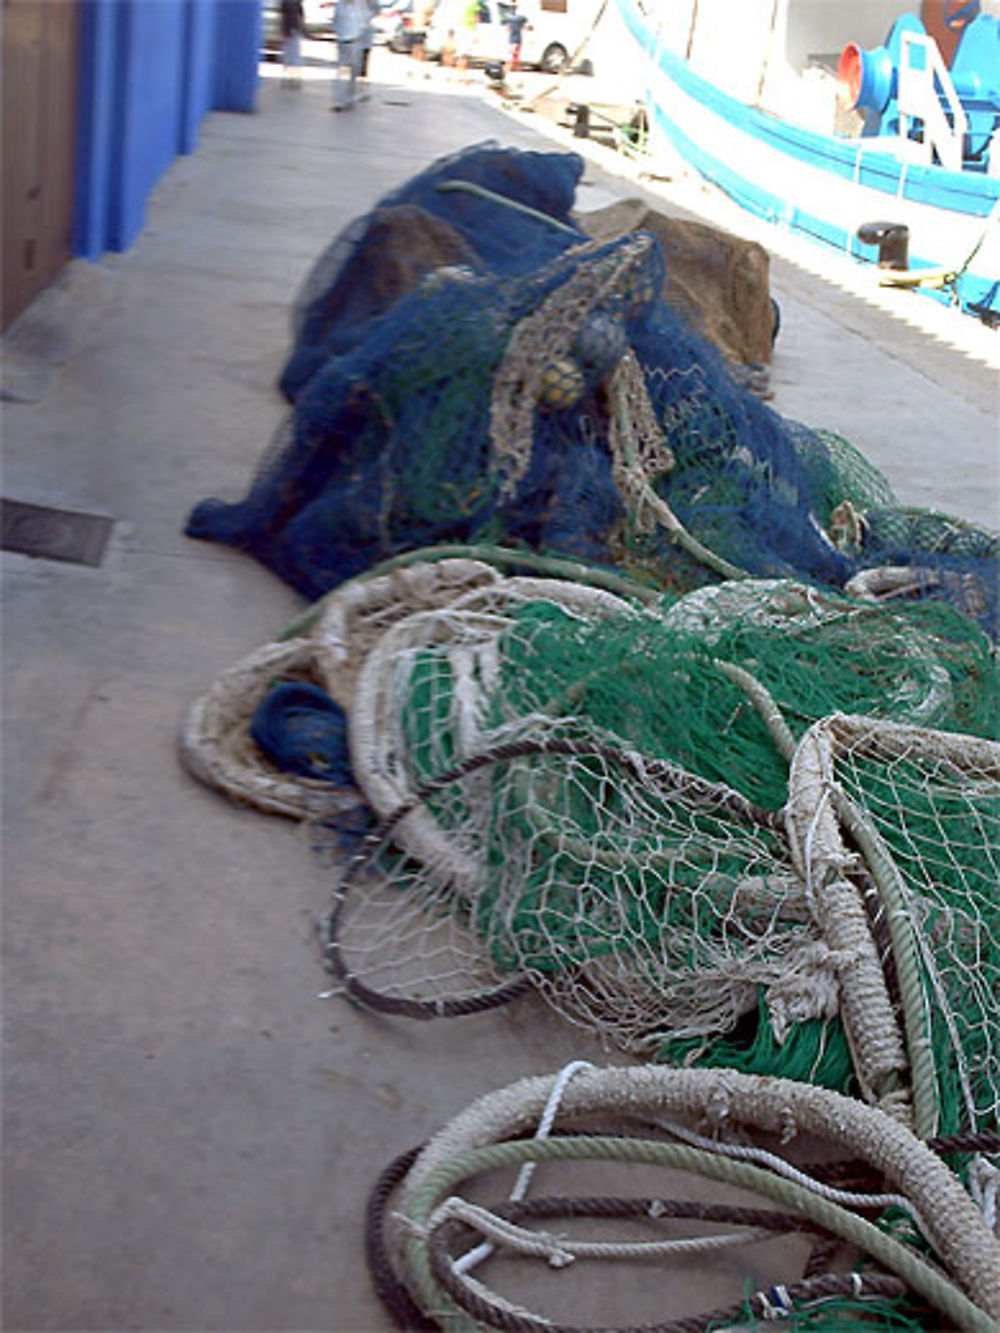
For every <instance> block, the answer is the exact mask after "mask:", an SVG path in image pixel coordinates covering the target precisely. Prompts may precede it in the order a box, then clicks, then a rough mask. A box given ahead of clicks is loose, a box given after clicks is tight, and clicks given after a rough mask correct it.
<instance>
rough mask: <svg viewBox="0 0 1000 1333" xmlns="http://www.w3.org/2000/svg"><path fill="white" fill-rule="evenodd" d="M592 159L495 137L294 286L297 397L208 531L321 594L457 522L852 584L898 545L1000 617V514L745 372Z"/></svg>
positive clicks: (696, 565) (413, 186)
mask: <svg viewBox="0 0 1000 1333" xmlns="http://www.w3.org/2000/svg"><path fill="white" fill-rule="evenodd" d="M580 171H581V162H580V159H579V158H578V157H577V156H576V155H573V154H557V153H525V152H521V151H518V150H515V149H506V148H498V147H496V146H492V145H486V146H479V147H476V148H473V149H470V150H468V151H467V152H465V153H462V154H458V155H456V156H453V157H451V158H448V159H446V160H444V161H443V162H439V163H437V164H435V166H433V167H432V168H430V169H429V170H428V171H425V172H424V173H422V174H421V175H420V176H418V177H417V178H416V179H415V180H413V181H411V182H410V183H409V184H408V185H406V186H404V187H403V188H402V189H401V190H399V191H396V192H395V193H394V194H392V195H390V196H389V197H388V198H386V199H385V200H383V201H382V202H381V203H380V204H379V206H378V207H377V208H376V209H375V210H374V211H373V213H372V214H370V215H369V216H368V217H367V218H364V219H361V220H359V222H358V223H356V224H354V226H353V227H352V228H349V229H348V232H346V233H345V234H344V235H343V236H342V237H340V238H338V240H337V241H336V242H335V243H334V244H333V246H332V247H331V249H330V250H329V251H328V252H327V254H326V255H325V256H323V257H321V260H320V261H319V262H318V263H317V265H316V268H315V270H314V273H313V274H312V276H311V278H310V280H309V282H308V283H307V284H306V288H305V289H304V291H303V293H302V294H301V296H300V299H299V302H298V304H297V307H296V343H295V346H294V349H293V352H292V355H291V357H290V359H289V362H288V365H287V366H286V368H285V372H284V375H283V377H282V384H283V387H284V388H285V391H286V393H287V394H288V395H289V396H290V397H292V398H294V407H293V411H292V413H291V415H290V417H289V419H288V422H287V423H286V425H285V427H284V428H283V430H282V431H281V432H280V433H279V436H278V437H277V439H276V440H275V442H274V444H273V446H272V449H271V450H270V452H269V454H268V455H267V457H266V458H265V460H264V461H263V463H262V464H261V467H260V469H259V471H258V474H257V476H256V478H255V480H254V482H253V484H252V486H251V488H250V490H249V492H248V494H247V495H246V497H245V498H244V499H243V500H242V501H240V502H239V503H236V504H227V503H223V502H222V501H219V500H214V499H212V500H205V501H203V502H202V503H201V504H199V505H198V506H197V507H196V509H195V510H194V512H193V513H192V515H191V518H190V520H189V523H188V527H187V532H188V533H189V535H191V536H195V537H201V538H206V539H209V540H214V541H220V542H225V543H228V544H230V545H232V546H236V547H239V548H242V549H244V550H247V551H249V552H251V553H252V554H254V555H255V556H256V557H257V558H258V559H260V560H261V561H263V562H264V563H265V564H266V565H268V566H269V567H270V568H271V569H273V570H274V571H275V572H276V573H277V574H278V575H280V577H282V578H283V579H285V580H286V581H287V582H289V583H290V584H291V585H292V586H293V587H295V588H296V589H298V590H299V591H300V592H302V593H303V594H304V595H305V596H307V597H309V598H315V597H317V596H319V595H321V594H322V593H324V592H326V591H328V590H329V589H330V588H332V587H334V586H336V585H337V584H338V583H340V582H342V581H343V580H344V579H346V578H348V577H351V576H352V575H355V574H358V573H360V572H362V571H364V570H366V569H368V568H370V567H371V566H372V565H374V564H376V563H378V562H379V561H381V560H383V559H385V558H387V557H390V556H393V555H395V554H397V553H399V552H403V551H407V550H413V549H415V548H418V547H424V546H430V545H434V544H442V543H455V542H459V543H484V542H490V543H502V544H504V545H507V546H513V547H515V548H516V547H522V548H525V549H532V550H536V551H538V550H540V551H545V552H552V553H557V554H560V555H566V556H571V557H573V558H575V559H578V560H582V561H589V562H592V563H594V564H597V565H607V566H615V567H617V568H619V569H623V570H625V571H626V572H628V573H629V574H631V575H632V576H633V577H639V578H642V579H645V580H646V581H648V582H651V583H654V584H656V585H657V586H660V587H664V588H669V589H674V590H678V591H685V590H688V589H690V588H693V587H697V586H700V585H701V584H704V583H706V582H713V581H717V579H718V577H719V574H720V571H721V573H722V574H723V575H733V574H736V575H738V574H740V573H745V574H750V575H757V576H766V577H786V576H791V577H796V578H800V579H801V578H805V579H807V580H812V581H814V582H816V583H819V584H822V585H826V586H832V587H843V586H845V585H850V581H851V580H852V579H853V578H856V576H858V575H859V573H861V572H862V571H864V570H867V569H870V568H875V567H883V566H886V565H890V566H893V567H896V569H897V571H898V569H899V568H903V569H905V570H906V571H908V572H907V573H906V574H905V575H904V576H902V578H901V581H900V576H899V575H898V573H897V592H898V591H899V590H900V589H901V590H902V592H903V593H904V594H905V595H908V596H914V597H932V598H937V599H943V600H947V601H950V602H952V603H953V604H955V605H957V606H959V607H960V608H961V609H962V610H963V611H965V612H966V614H968V615H971V616H972V617H973V618H975V619H976V620H977V621H979V622H980V623H981V624H982V625H984V626H985V627H986V628H987V629H988V630H990V631H991V632H992V633H993V634H994V635H996V634H997V631H998V626H1000V610H998V573H997V571H998V543H997V539H996V538H995V537H994V536H992V535H991V534H989V533H987V532H984V531H983V530H981V529H978V528H975V527H974V526H972V525H969V524H966V523H962V522H959V521H958V520H953V519H948V518H946V517H944V516H941V515H935V514H927V513H917V512H914V511H909V510H904V509H902V508H900V507H899V506H898V505H897V504H896V502H895V498H894V496H893V495H892V491H891V489H890V488H889V486H888V484H887V483H886V482H885V480H884V478H882V477H881V476H880V474H879V473H878V472H877V471H876V469H874V468H873V467H872V466H871V465H870V464H868V463H867V462H866V461H865V460H864V459H863V458H862V456H861V455H860V454H859V453H858V452H857V451H856V450H854V449H853V448H852V447H851V446H850V445H849V444H848V443H847V442H846V441H843V440H841V439H840V438H839V437H837V436H833V435H831V434H828V433H825V432H822V431H815V430H810V429H808V428H807V427H805V426H802V425H800V424H798V423H795V422H792V421H788V420H785V419H783V418H782V417H781V416H779V415H778V414H777V413H776V412H774V411H773V410H772V409H770V408H769V407H767V406H766V405H765V404H764V403H763V402H761V401H760V400H759V399H758V398H757V397H755V396H754V394H753V393H752V392H750V391H749V390H748V389H746V388H744V387H742V386H741V385H740V384H738V383H737V382H736V381H735V380H734V379H733V378H732V376H731V374H730V371H729V369H728V368H727V365H726V363H725V362H724V360H723V358H722V356H721V355H720V354H719V353H718V352H717V351H716V349H715V348H714V347H713V346H712V345H711V344H710V343H708V342H707V341H706V340H705V339H703V338H702V337H701V336H700V335H698V334H696V333H695V332H694V331H692V329H691V328H690V327H689V326H688V325H686V324H685V323H684V321H683V319H682V317H681V316H679V315H678V314H677V313H676V312H675V311H673V310H672V309H670V308H669V307H668V306H667V305H666V304H665V303H664V302H663V301H662V300H661V299H660V295H659V293H660V289H661V283H662V278H663V259H662V253H661V251H660V248H659V245H658V243H657V242H656V240H655V238H654V237H652V236H650V235H648V234H647V235H643V234H640V235H639V236H638V237H636V236H630V237H626V238H623V239H622V240H618V241H614V242H611V243H608V244H605V245H597V244H596V243H593V242H587V240H586V238H585V236H584V235H583V233H582V232H580V231H579V230H578V229H576V228H575V227H574V226H573V225H572V223H571V222H570V217H569V210H570V207H571V204H572V200H573V192H574V188H575V186H576V183H577V181H578V179H579V176H580ZM626 372H629V373H626ZM636 442H638V443H636ZM630 450H631V452H630ZM678 526H679V528H680V530H681V532H682V534H683V536H684V537H685V540H683V541H682V540H679V538H678ZM688 537H690V538H692V539H693V541H690V540H687V538H688ZM706 553H707V555H708V556H709V557H711V558H708V559H706Z"/></svg>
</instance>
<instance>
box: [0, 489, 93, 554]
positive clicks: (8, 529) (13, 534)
mask: <svg viewBox="0 0 1000 1333" xmlns="http://www.w3.org/2000/svg"><path fill="white" fill-rule="evenodd" d="M113 524H114V519H111V518H104V517H102V516H101V515H100V514H78V513H74V512H73V511H72V510H69V509H50V508H48V506H46V505H29V504H22V503H21V501H20V500H0V546H2V547H3V549H4V550H5V551H18V552H20V554H21V555H33V556H37V557H39V558H40V559H42V560H64V561H66V562H68V563H69V564H73V565H92V566H94V567H96V566H97V565H99V564H100V563H101V561H102V560H103V559H104V551H105V548H106V547H107V544H108V538H109V537H110V536H111V528H112V525H113Z"/></svg>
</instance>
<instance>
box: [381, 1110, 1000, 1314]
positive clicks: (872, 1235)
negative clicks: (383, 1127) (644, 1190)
mask: <svg viewBox="0 0 1000 1333" xmlns="http://www.w3.org/2000/svg"><path fill="white" fill-rule="evenodd" d="M609 1160H610V1161H627V1162H632V1163H640V1164H643V1165H650V1166H657V1167H664V1168H666V1169H672V1170H679V1171H693V1172H695V1173H697V1174H699V1175H703V1176H707V1177H708V1178H709V1179H710V1180H717V1181H720V1182H721V1183H723V1184H726V1185H732V1186H734V1187H736V1188H738V1189H747V1190H751V1191H753V1192H755V1193H758V1194H762V1195H764V1196H765V1197H766V1198H770V1199H773V1200H776V1201H777V1202H779V1203H781V1204H782V1205H783V1206H785V1207H788V1208H791V1209H794V1210H795V1211H796V1212H799V1213H802V1214H803V1215H804V1216H805V1217H808V1218H809V1219H810V1220H811V1221H813V1222H817V1223H818V1224H819V1225H820V1226H822V1227H825V1228H826V1229H827V1230H828V1231H831V1232H833V1233H834V1234H836V1235H839V1236H842V1237H843V1238H844V1239H845V1240H847V1241H849V1242H850V1243H851V1244H853V1245H856V1246H857V1247H858V1249H861V1250H864V1251H865V1252H866V1253H868V1254H870V1255H871V1256H872V1257H873V1258H875V1259H877V1260H878V1261H879V1262H880V1263H881V1264H883V1265H884V1266H885V1267H886V1268H889V1269H891V1270H892V1271H893V1272H894V1273H897V1274H898V1275H899V1277H901V1278H902V1279H903V1281H904V1282H906V1283H907V1285H908V1286H909V1287H910V1288H911V1289H912V1290H913V1291H915V1292H916V1293H917V1294H918V1295H920V1296H923V1297H924V1299H925V1300H927V1301H929V1302H930V1304H931V1305H933V1307H934V1308H935V1309H936V1310H938V1311H940V1312H941V1313H942V1314H945V1315H947V1316H948V1318H949V1319H951V1320H953V1321H954V1322H955V1323H956V1324H957V1325H958V1326H959V1327H960V1328H963V1329H969V1330H973V1331H974V1333H997V1325H996V1322H995V1321H994V1320H992V1319H991V1318H990V1317H989V1316H988V1315H987V1314H986V1313H985V1312H984V1311H983V1310H981V1309H980V1308H979V1307H978V1306H977V1305H975V1304H974V1303H973V1302H972V1301H971V1300H970V1299H969V1297H968V1296H966V1295H965V1294H964V1292H962V1291H960V1290H959V1288H958V1287H957V1286H956V1285H955V1284H954V1283H953V1282H951V1281H950V1280H949V1279H947V1278H946V1277H944V1276H943V1275H942V1274H941V1273H939V1272H937V1271H935V1270H934V1269H933V1268H931V1267H930V1265H929V1264H928V1263H927V1262H926V1261H925V1260H924V1259H923V1258H921V1257H920V1255H918V1254H916V1253H915V1252H914V1251H913V1250H910V1249H908V1248H907V1247H906V1246H905V1245H903V1244H901V1243H900V1242H899V1241H897V1240H894V1239H893V1238H892V1237H891V1236H889V1235H887V1234H886V1233H885V1232H884V1231H880V1230H879V1229H878V1227H876V1226H874V1225H873V1224H872V1223H871V1222H867V1221H865V1219H864V1218H861V1217H858V1216H856V1215H855V1214H854V1213H851V1212H848V1211H847V1209H845V1208H842V1207H840V1205H838V1204H835V1203H832V1202H831V1201H830V1200H829V1199H825V1198H823V1197H822V1196H821V1195H819V1194H815V1193H814V1192H813V1191H811V1190H809V1189H807V1188H806V1187H805V1186H803V1185H799V1184H797V1183H796V1182H795V1181H792V1180H787V1179H785V1178H784V1177H782V1176H777V1175H774V1174H773V1173H772V1172H770V1171H766V1170H764V1169H762V1168H761V1167H758V1166H752V1165H751V1164H750V1163H748V1162H740V1161H735V1160H733V1159H732V1158H729V1157H721V1156H717V1155H716V1154H714V1153H710V1152H706V1151H704V1150H703V1149H700V1148H691V1147H688V1146H687V1145H686V1144H679V1143H660V1142H654V1141H651V1140H648V1139H627V1138H617V1137H604V1136H594V1137H587V1138H569V1137H567V1138H558V1139H538V1138H533V1139H524V1140H519V1141H517V1142H507V1143H495V1144H491V1145H489V1146H487V1147H483V1148H472V1149H469V1150H467V1151H465V1152H461V1153H458V1154H457V1155H456V1156H455V1157H453V1158H451V1159H450V1160H449V1161H448V1162H445V1163H443V1164H442V1165H441V1166H439V1167H437V1168H436V1169H435V1170H433V1171H431V1172H430V1173H429V1174H428V1176H427V1178H426V1180H424V1181H423V1182H422V1183H421V1184H420V1185H419V1186H418V1187H417V1189H416V1190H415V1191H414V1194H413V1197H412V1199H411V1200H410V1201H409V1206H408V1210H407V1213H406V1215H405V1216H406V1221H407V1222H408V1223H409V1226H407V1235H406V1238H405V1246H406V1257H407V1264H408V1267H409V1271H410V1273H411V1274H412V1276H413V1279H414V1281H415V1284H416V1291H417V1294H418V1297H419V1299H420V1301H421V1303H422V1305H423V1307H424V1309H426V1310H435V1311H440V1310H442V1309H444V1310H447V1311H450V1312H451V1311H455V1306H454V1305H453V1304H452V1302H451V1301H450V1300H449V1299H448V1297H447V1296H446V1295H445V1293H444V1292H442V1291H441V1289H440V1288H439V1287H438V1285H437V1283H436V1281H435V1280H434V1277H433V1274H432V1273H431V1268H430V1261H429V1256H428V1251H427V1245H426V1241H425V1239H424V1237H425V1235H426V1226H427V1223H428V1221H429V1219H430V1217H431V1214H432V1213H433V1212H434V1209H435V1208H436V1207H437V1205H438V1204H439V1202H440V1201H441V1200H442V1199H443V1198H444V1197H446V1196H447V1195H448V1194H449V1193H450V1192H451V1191H452V1190H454V1188H455V1187H456V1186H457V1185H458V1184H459V1182H461V1181H462V1180H466V1179H468V1178H470V1177H472V1176H476V1175H482V1174H484V1173H486V1172H487V1171H493V1170H496V1169H498V1168H504V1167H509V1166H517V1165H520V1164H521V1163H523V1162H529V1161H535V1162H538V1161H609ZM405 1225H406V1222H404V1226H405ZM459 1318H460V1319H462V1320H464V1319H465V1316H464V1315H462V1314H461V1313H460V1314H459Z"/></svg>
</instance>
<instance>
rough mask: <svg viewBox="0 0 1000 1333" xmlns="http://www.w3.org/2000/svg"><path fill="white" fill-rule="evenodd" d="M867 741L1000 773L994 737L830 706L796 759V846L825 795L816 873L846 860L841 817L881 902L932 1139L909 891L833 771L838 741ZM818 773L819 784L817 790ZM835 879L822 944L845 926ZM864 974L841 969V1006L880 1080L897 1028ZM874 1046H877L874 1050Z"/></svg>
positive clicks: (933, 1093) (920, 1115)
mask: <svg viewBox="0 0 1000 1333" xmlns="http://www.w3.org/2000/svg"><path fill="white" fill-rule="evenodd" d="M873 744H874V745H877V746H878V749H879V752H880V753H882V754H885V755H887V756H889V757H893V758H903V757H905V756H907V755H912V754H914V753H915V754H918V755H920V756H921V757H923V758H926V759H928V760H931V759H933V760H938V761H944V762H947V763H949V764H952V765H954V766H957V767H959V768H962V767H974V768H975V770H976V772H977V774H979V775H981V776H984V777H988V778H990V779H991V780H993V781H1000V744H997V742H995V741H989V740H983V739H980V738H979V737H975V736H966V735H964V734H958V733H953V732H944V731H936V730H932V729H929V728H924V727H914V726H911V725H908V724H906V723H898V722H887V721H881V720H877V719H873V718H868V717H854V716H848V715H845V714H834V715H832V716H831V717H828V718H824V719H822V720H821V721H820V722H818V723H816V724H815V725H814V726H813V727H811V728H810V730H809V732H808V733H807V735H806V736H805V737H804V738H803V741H802V744H801V745H800V748H799V751H798V752H797V754H796V757H795V760H793V764H792V778H791V779H790V782H789V791H790V799H789V805H788V811H789V816H790V832H791V833H792V842H793V850H794V849H795V848H796V847H798V848H799V849H800V850H802V851H804V850H805V841H806V836H807V835H804V834H803V826H804V825H805V823H806V820H807V818H808V817H809V813H808V812H809V808H810V805H813V806H814V807H815V805H816V804H817V803H818V802H820V801H823V800H825V801H826V804H827V809H828V815H827V817H826V819H825V821H824V825H823V833H822V841H821V839H820V837H817V838H815V839H814V842H813V850H814V852H815V854H816V856H817V860H818V861H819V862H820V876H822V875H823V873H824V871H825V866H824V865H823V862H824V861H826V862H827V863H828V865H829V866H830V867H836V866H837V865H838V863H839V864H841V865H842V864H844V862H845V861H846V859H847V851H846V848H845V846H844V842H843V838H842V835H841V834H840V831H839V828H838V827H837V823H838V822H839V823H840V824H842V825H843V826H844V828H846V829H847V830H848V831H849V832H850V834H851V836H852V838H853V839H854V841H855V843H856V844H857V846H858V848H859V850H860V852H861V854H862V855H863V857H864V860H865V864H866V866H867V868H868V871H869V873H870V874H871V877H872V880H873V881H874V883H875V886H876V889H877V891H878V894H879V897H880V899H881V901H882V905H883V907H884V908H885V919H886V923H887V927H888V930H889V935H890V939H891V942H892V954H893V961H894V963H895V966H896V971H897V975H898V979H899V988H900V1000H901V1006H902V1010H903V1022H904V1029H905V1038H906V1057H907V1063H908V1065H909V1070H910V1080H911V1084H912V1089H913V1101H914V1115H915V1129H916V1132H917V1134H918V1135H919V1136H920V1137H921V1138H929V1137H930V1136H931V1135H933V1134H934V1133H935V1132H936V1130H937V1120H938V1107H937V1079H936V1075H935V1068H934V1058H933V1052H932V1049H931V1043H930V1034H929V1030H928V1016H927V1003H928V997H927V995H926V994H925V987H924V983H923V979H922V976H921V970H920V962H919V957H918V943H917V940H916V938H915V936H914V931H913V926H912V923H911V921H910V918H909V915H908V912H907V910H906V893H905V890H904V887H903V885H902V882H901V880H900V875H899V871H898V870H897V868H896V866H895V863H894V861H893V859H892V857H891V855H890V854H889V851H888V849H887V848H886V847H885V845H884V843H883V841H882V840H881V838H880V837H879V836H878V834H877V832H876V830H875V829H874V828H873V826H872V825H871V822H870V821H869V820H868V819H867V818H866V817H865V815H864V812H863V811H862V810H861V809H859V807H857V806H856V805H855V804H854V803H853V802H852V801H850V800H849V799H848V797H847V795H846V793H845V792H844V791H843V789H842V788H841V786H840V785H839V783H838V782H837V781H836V776H835V772H834V762H835V754H836V751H837V749H838V748H842V749H845V750H846V749H848V748H850V749H856V748H857V747H859V746H864V745H869V746H871V745H873ZM800 756H802V759H801V764H800ZM803 769H806V770H807V777H806V778H805V779H804V785H800V784H799V782H798V778H799V776H800V775H801V774H802V773H803ZM817 782H818V783H819V786H820V788H821V790H820V791H817V790H816V784H817ZM805 872H806V880H807V885H808V884H809V883H810V879H811V880H812V882H813V883H814V884H815V882H816V878H817V876H816V872H815V870H814V868H813V867H812V866H811V865H810V864H808V863H807V864H806V866H805ZM828 886H829V885H828ZM840 888H841V884H840V883H836V884H835V886H834V889H835V902H829V903H826V902H824V901H823V900H822V898H821V899H820V900H819V901H818V902H817V911H818V912H819V913H820V914H821V921H822V925H823V928H824V932H827V938H828V943H830V945H831V947H833V948H836V947H837V945H836V943H835V941H834V940H833V939H831V938H830V937H829V933H828V931H829V930H833V931H835V932H839V931H840V930H842V929H845V928H846V922H845V919H844V918H843V917H838V916H837V913H838V912H842V911H843V910H844V905H845V901H846V900H847V897H848V895H847V894H846V892H845V893H843V894H841V893H840V892H839V890H840ZM824 892H825V891H824ZM850 910H851V912H852V913H853V912H854V911H855V908H854V905H853V903H851V905H850ZM835 918H836V919H835ZM860 973H861V968H860V967H858V968H857V969H853V970H851V969H845V971H844V974H843V975H842V977H841V990H842V994H843V1012H844V1017H845V1025H847V1026H849V1030H850V1035H851V1037H852V1044H853V1045H854V1047H855V1051H856V1055H857V1057H858V1060H859V1061H860V1060H864V1061H866V1062H867V1061H872V1063H871V1064H869V1063H865V1064H862V1065H860V1067H859V1076H860V1077H861V1078H862V1080H865V1079H867V1080H868V1081H869V1084H870V1086H873V1087H875V1086H877V1082H874V1081H872V1075H873V1072H874V1078H875V1079H876V1080H877V1079H878V1078H879V1077H881V1073H882V1071H881V1069H880V1067H879V1063H878V1061H879V1060H880V1059H884V1058H886V1056H887V1055H888V1053H889V1052H891V1051H895V1049H896V1047H895V1042H896V1041H897V1040H898V1025H897V1024H896V1023H895V1020H893V1022H892V1027H893V1028H894V1029H895V1033H896V1036H895V1037H890V1036H889V1035H888V1024H887V1019H886V1017H885V1005H886V1003H887V1001H888V996H887V994H886V995H883V994H881V993H880V991H879V988H878V986H877V985H876V984H875V982H874V980H873V979H872V978H871V977H870V976H868V975H867V974H866V975H865V976H864V978H863V979H862V978H861V976H860ZM934 1000H935V1003H937V1004H938V1005H941V1003H942V997H940V996H939V995H935V997H934ZM876 1049H877V1055H875V1054H874V1052H875V1050H876ZM892 1058H893V1059H895V1058H896V1057H895V1056H893V1057H892Z"/></svg>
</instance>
